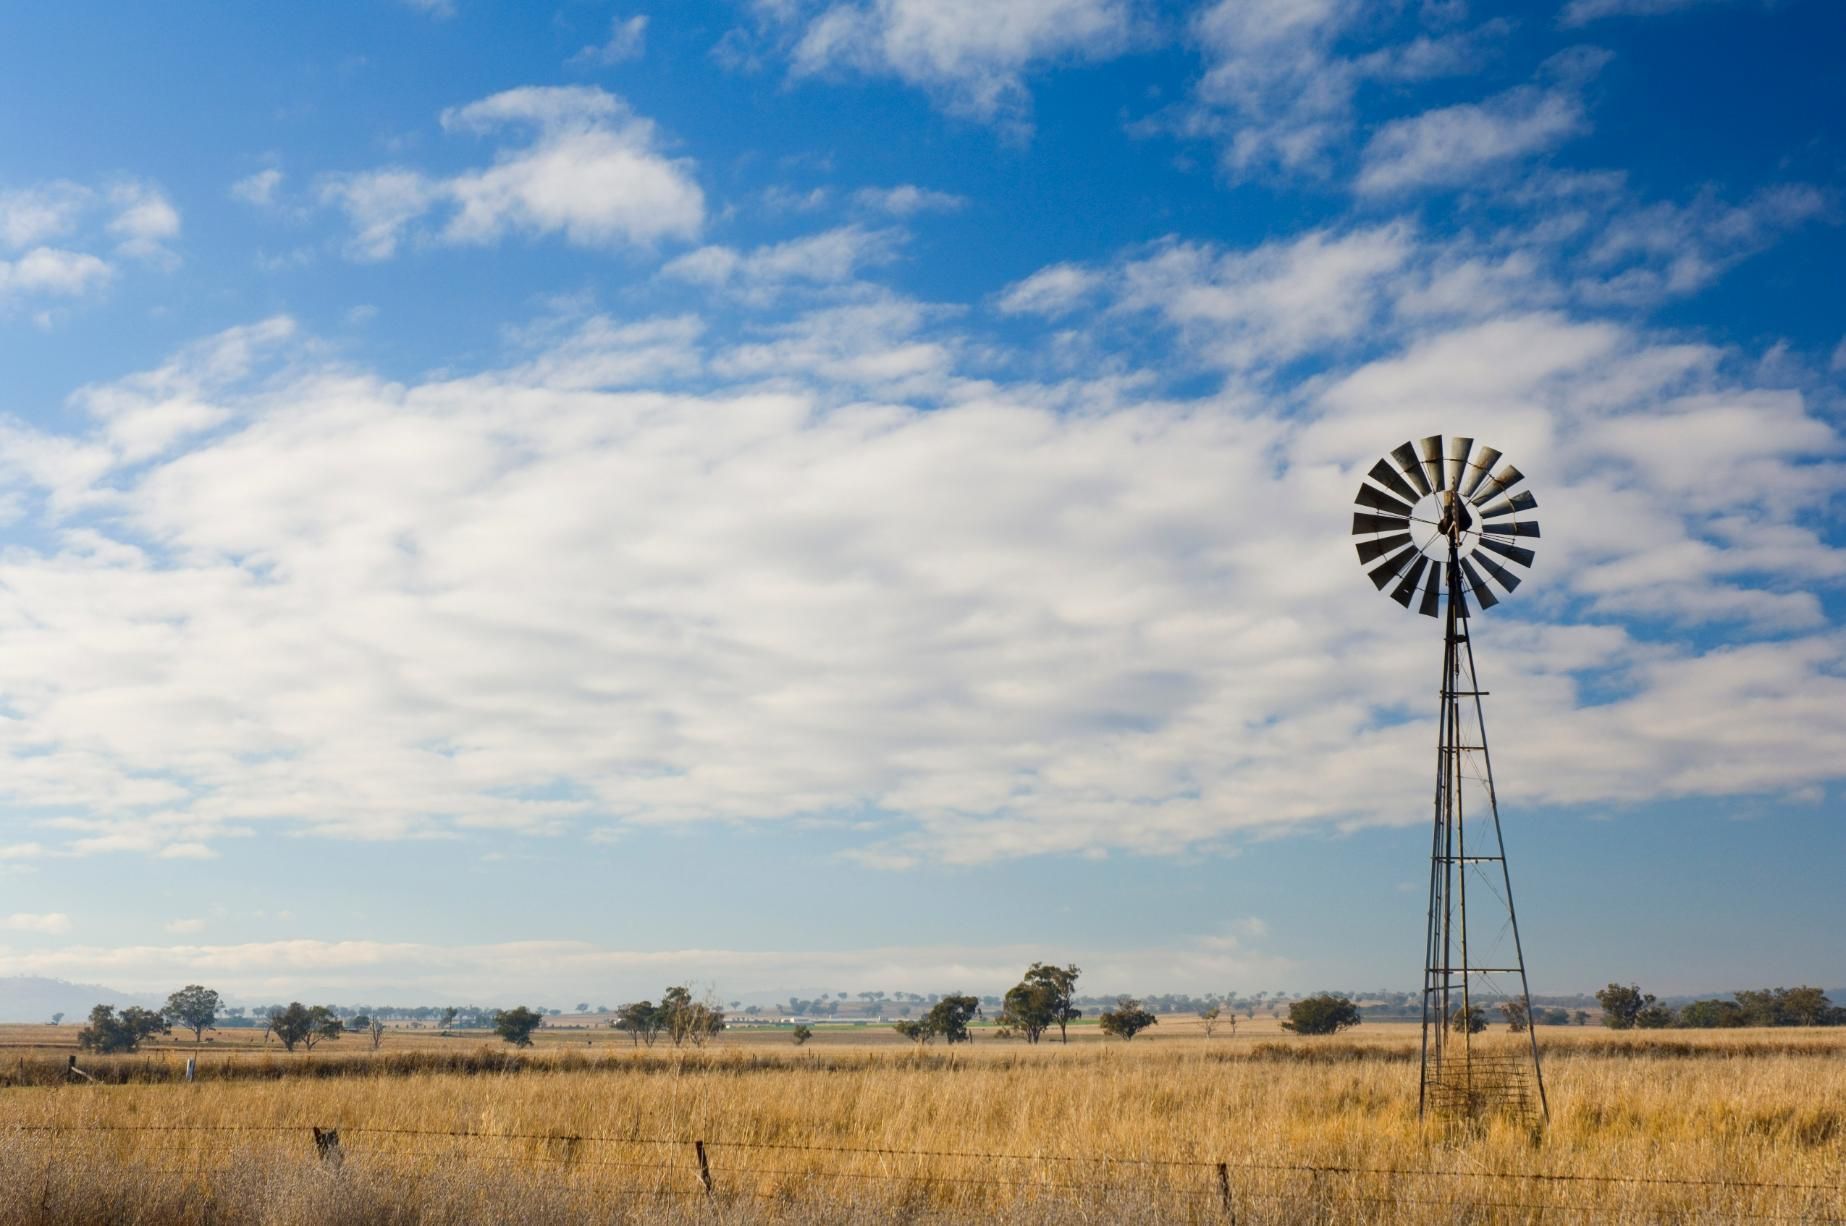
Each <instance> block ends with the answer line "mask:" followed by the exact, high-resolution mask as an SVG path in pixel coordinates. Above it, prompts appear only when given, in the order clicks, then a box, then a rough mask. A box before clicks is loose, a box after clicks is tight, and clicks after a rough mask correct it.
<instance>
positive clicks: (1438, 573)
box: [1417, 562, 1442, 617]
mask: <svg viewBox="0 0 1846 1226" xmlns="http://www.w3.org/2000/svg"><path fill="white" fill-rule="evenodd" d="M1441 593H1442V563H1440V562H1438V563H1436V564H1435V565H1434V566H1431V567H1430V568H1429V582H1428V583H1427V584H1426V585H1424V588H1423V603H1421V604H1419V605H1418V606H1417V612H1419V613H1421V614H1422V615H1423V616H1424V617H1434V616H1435V615H1436V604H1437V601H1438V600H1439V599H1440V598H1441Z"/></svg>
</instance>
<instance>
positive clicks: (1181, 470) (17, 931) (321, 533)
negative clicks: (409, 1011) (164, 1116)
mask: <svg viewBox="0 0 1846 1226" xmlns="http://www.w3.org/2000/svg"><path fill="white" fill-rule="evenodd" d="M1843 44H1846V30H1842V28H1841V19H1840V14H1839V12H1838V9H1837V6H1835V5H1832V4H1830V3H1825V2H1823V0H1782V2H1780V3H1756V2H1749V0H1732V2H1724V0H1704V2H1696V0H1565V2H1563V3H1558V4H1552V5H1546V6H1535V5H1516V6H1512V5H1509V6H1498V7H1496V6H1493V5H1487V4H1478V3H1474V4H1471V3H1467V2H1465V0H1448V2H1441V0H1425V2H1423V3H1416V2H1414V0H1402V2H1397V3H1384V2H1379V3H1363V2H1361V0H1224V2H1222V3H1200V4H1153V3H1137V2H1135V0H1010V2H1009V3H1006V4H1001V5H994V4H992V3H974V2H972V0H928V2H927V3H926V2H924V0H838V2H834V0H711V2H709V3H703V2H697V0H683V2H680V3H675V4H671V5H659V6H654V7H642V6H634V5H621V6H616V7H613V8H612V7H610V6H608V5H605V4H600V3H588V2H583V3H576V2H571V3H565V4H562V5H560V6H558V7H555V8H553V9H538V8H534V7H532V6H513V5H493V4H487V3H482V2H477V0H452V2H451V3H441V2H440V0H437V2H426V3H414V4H409V3H405V4H400V3H389V2H379V3H373V4H367V5H337V4H328V5H320V6H313V9H312V11H307V12H295V13H279V12H273V11H263V12H260V13H259V12H256V11H249V12H246V11H243V10H238V9H235V8H222V9H217V10H212V11H207V10H202V9H201V10H178V11H174V10H167V11H160V10H157V9H154V8H151V7H147V6H143V7H141V8H137V9H134V10H132V11H127V12H120V13H112V14H110V16H109V20H108V22H107V23H106V24H105V23H103V22H101V21H99V20H97V19H96V18H95V16H94V15H93V14H85V13H83V12H81V11H67V10H63V9H55V8H50V7H46V6H34V7H29V8H24V9H20V10H18V11H9V12H8V13H6V14H5V15H4V16H0V69H3V70H4V71H0V101H4V105H0V369H4V371H5V372H6V375H7V377H6V379H5V381H4V383H3V384H0V436H4V437H3V438H0V441H3V442H4V443H5V446H4V447H0V510H4V512H5V514H4V518H3V520H0V533H3V534H4V544H5V550H4V553H0V713H3V714H4V716H5V719H4V720H3V721H0V760H3V761H4V765H5V771H4V773H0V890H4V891H5V892H6V895H7V897H6V898H5V899H4V900H0V925H4V928H3V929H0V974H6V973H15V974H48V975H60V976H64V977H69V978H74V979H80V980H89V981H100V982H107V983H110V984H112V985H115V986H118V987H121V988H124V989H136V990H141V989H167V988H170V987H172V986H177V985H178V984H179V983H181V982H185V981H188V980H195V979H197V980H202V981H204V982H207V983H211V984H213V985H215V986H219V987H220V988H221V989H223V990H225V991H226V992H227V993H228V994H230V995H233V996H238V997H243V998H250V999H263V1000H267V999H273V998H276V997H279V996H284V995H302V994H309V995H312V994H320V995H329V996H335V997H338V998H339V999H343V1000H345V999H355V998H361V997H374V996H379V995H391V996H395V997H398V998H403V999H409V998H412V997H417V998H422V999H432V1000H433V999H464V998H467V999H501V1000H511V999H514V998H527V999H533V1000H535V1001H542V1002H543V1003H549V1004H565V1003H569V1002H574V1001H576V1000H579V999H584V998H593V999H597V1000H616V999H622V998H627V997H630V996H635V995H639V994H642V993H644V992H652V991H657V990H658V988H659V986H660V985H661V984H663V983H665V982H667V981H669V980H679V979H687V978H691V979H695V980H698V981H700V982H708V983H711V984H713V985H714V986H715V987H716V988H717V990H718V991H719V992H720V994H722V995H725V996H727V997H731V996H750V995H754V994H760V993H767V992H771V991H775V990H789V989H797V990H806V991H812V990H815V989H819V988H828V989H832V990H859V989H862V988H883V989H886V990H893V989H901V990H917V991H932V990H946V989H952V988H957V987H963V988H972V989H978V990H980V991H992V990H999V989H1001V988H1003V987H1004V986H1006V984H1007V983H1009V982H1010V981H1011V979H1010V977H1011V976H1014V975H1016V973H1017V971H1018V969H1020V968H1021V967H1023V965H1024V964H1025V963H1026V962H1028V961H1031V960H1034V959H1038V958H1046V959H1056V960H1060V961H1064V960H1074V961H1077V962H1079V963H1081V964H1082V965H1084V966H1085V967H1086V968H1088V971H1087V974H1086V986H1087V987H1093V988H1095V989H1096V990H1132V991H1156V990H1191V991H1225V990H1239V991H1246V992H1254V991H1258V990H1272V991H1273V990H1277V989H1287V990H1306V989H1312V988H1317V987H1323V986H1349V987H1361V986H1394V987H1406V986H1409V985H1411V984H1413V983H1414V982H1415V979H1416V976H1417V973H1418V969H1419V968H1418V966H1417V959H1418V957H1419V953H1418V950H1419V948H1420V946H1419V941H1420V937H1421V907H1422V901H1423V900H1422V889H1423V882H1424V880H1425V879H1426V867H1427V866H1426V861H1424V860H1423V856H1424V855H1426V848H1427V843H1426V841H1425V838H1426V836H1425V834H1424V831H1423V823H1424V821H1425V820H1426V817H1427V809H1428V793H1429V780H1428V779H1427V777H1426V776H1427V774H1428V768H1429V763H1430V758H1431V756H1432V755H1431V753H1430V750H1429V742H1430V741H1431V740H1432V739H1433V735H1434V733H1433V728H1432V722H1431V716H1432V715H1433V710H1430V709H1428V708H1429V707H1430V705H1431V704H1428V703H1426V701H1425V699H1426V697H1427V691H1428V688H1429V682H1430V681H1431V680H1433V676H1432V674H1433V673H1434V671H1435V666H1436V664H1437V663H1438V662H1439V651H1440V648H1439V644H1438V641H1437V638H1436V635H1435V633H1434V627H1433V626H1432V625H1431V623H1429V622H1427V621H1424V620H1423V619H1420V618H1414V617H1410V616H1406V615H1404V614H1403V613H1401V612H1400V610H1399V609H1398V608H1397V607H1396V606H1395V605H1393V604H1391V603H1390V602H1389V601H1386V600H1381V599H1379V597H1378V596H1377V595H1376V594H1375V593H1374V592H1373V591H1372V589H1371V585H1369V584H1367V583H1365V582H1364V577H1363V575H1362V574H1361V573H1360V572H1359V570H1358V568H1357V567H1356V566H1355V565H1354V564H1353V558H1352V556H1351V551H1350V548H1349V545H1348V543H1347V537H1346V530H1347V529H1346V516H1347V512H1348V508H1349V503H1350V498H1351V491H1352V490H1353V489H1354V488H1355V487H1356V486H1357V483H1358V480H1359V477H1360V475H1361V474H1362V473H1363V471H1364V469H1365V468H1367V467H1369V466H1370V464H1371V462H1372V461H1373V460H1374V459H1376V458H1377V456H1378V455H1380V454H1382V453H1383V452H1385V451H1387V450H1389V449H1390V448H1391V447H1394V446H1395V445H1397V444H1398V443H1399V442H1401V441H1403V440H1404V439H1405V438H1409V437H1416V436H1421V435H1424V434H1428V433H1433V432H1437V431H1442V432H1444V433H1449V434H1468V435H1473V436H1475V437H1478V438H1480V439H1481V440H1482V441H1484V442H1487V443H1491V444H1492V445H1493V446H1495V447H1497V448H1499V449H1501V450H1503V451H1504V452H1505V453H1506V454H1507V456H1508V458H1509V459H1511V460H1512V461H1513V462H1515V463H1517V464H1518V465H1519V466H1520V467H1521V468H1522V469H1523V470H1524V471H1525V472H1526V473H1527V474H1528V475H1529V477H1530V479H1531V485H1532V488H1533V490H1534V492H1535V493H1536V494H1537V496H1538V498H1539V500H1540V505H1541V508H1543V512H1544V525H1545V537H1544V539H1543V542H1542V548H1541V550H1540V559H1539V562H1538V566H1537V569H1536V571H1535V573H1534V576H1533V579H1532V581H1531V582H1530V583H1529V584H1528V585H1526V586H1525V587H1523V588H1521V590H1520V591H1519V592H1518V594H1517V595H1516V596H1515V597H1514V598H1512V599H1510V600H1508V601H1506V602H1505V603H1504V604H1503V605H1502V606H1501V607H1500V608H1499V609H1496V610H1494V612H1493V613H1492V614H1491V615H1490V617H1489V618H1486V619H1483V624H1482V625H1481V627H1480V629H1479V632H1478V647H1479V650H1480V653H1481V654H1480V665H1481V669H1482V673H1483V677H1484V679H1485V681H1486V682H1487V684H1488V687H1489V688H1490V689H1492V690H1493V691H1494V694H1493V697H1492V698H1491V699H1490V700H1489V707H1488V718H1489V721H1490V727H1491V729H1492V731H1493V733H1494V736H1495V744H1496V747H1497V749H1498V751H1499V752H1498V755H1497V758H1496V766H1497V768H1498V782H1499V785H1500V793H1501V797H1502V801H1503V803H1504V806H1505V807H1504V813H1505V816H1506V818H1507V823H1508V836H1507V837H1508V842H1509V848H1510V851H1511V854H1512V856H1513V867H1514V873H1515V881H1514V884H1515V886H1516V887H1517V889H1518V891H1519V896H1520V902H1521V913H1522V918H1523V920H1524V921H1525V928H1526V948H1527V952H1528V959H1529V964H1530V967H1531V970H1532V977H1533V987H1534V989H1535V990H1538V991H1570V990H1578V989H1583V988H1592V987H1595V986H1598V985H1599V984H1601V983H1603V982H1607V981H1608V980H1609V979H1612V978H1617V977H1621V978H1624V979H1627V978H1639V979H1641V980H1642V981H1643V982H1644V983H1645V984H1646V985H1647V986H1649V987H1650V988H1654V989H1656V990H1668V991H1694V990H1710V989H1724V988H1728V987H1733V986H1738V985H1741V984H1746V983H1756V982H1759V981H1760V982H1765V983H1766V982H1771V981H1773V982H1777V983H1781V982H1794V981H1800V980H1806V981H1814V982H1822V983H1825V984H1828V985H1834V984H1840V983H1846V964H1843V963H1842V961H1841V955H1840V953H1839V950H1838V944H1837V942H1835V941H1832V940H1831V939H1830V936H1829V934H1831V933H1835V932H1837V931H1839V929H1840V926H1841V924H1842V923H1843V922H1846V902H1842V901H1841V895H1840V892H1839V890H1838V888H1837V884H1836V882H1835V881H1834V880H1833V878H1834V876H1835V875H1836V872H1835V869H1834V866H1837V865H1838V864H1840V863H1842V862H1843V853H1846V846H1843V843H1846V839H1843V837H1842V834H1841V832H1840V823H1839V822H1838V820H1837V812H1838V804H1839V799H1840V776H1841V773H1842V768H1841V766H1840V763H1842V762H1846V720H1843V719H1842V716H1841V712H1842V711H1846V672H1843V665H1846V636H1843V635H1842V629H1841V624H1840V623H1841V617H1842V608H1843V606H1842V601H1841V580H1842V577H1846V551H1843V550H1842V544H1843V533H1842V527H1841V521H1840V512H1841V502H1840V498H1839V491H1840V489H1841V485H1842V482H1841V467H1840V463H1841V461H1840V455H1841V442H1842V440H1841V433H1840V425H1839V422H1840V414H1841V404H1842V397H1841V392H1842V386H1843V384H1846V319H1843V318H1842V314H1841V311H1840V308H1839V301H1838V298H1839V292H1838V286H1839V284H1840V282H1841V273H1842V270H1843V268H1846V232H1843V230H1842V227H1841V225H1840V222H1841V219H1842V213H1841V210H1842V207H1843V204H1846V196H1843V191H1846V183H1843V182H1842V170H1841V167H1842V166H1846V148H1843V147H1842V145H1843V143H1846V141H1843V137H1842V132H1841V130H1840V123H1839V119H1838V116H1839V115H1840V114H1842V113H1843V112H1846V85H1843V84H1842V80H1841V78H1840V75H1839V73H1838V70H1837V62H1838V59H1839V54H1840V52H1841V50H1842V49H1843Z"/></svg>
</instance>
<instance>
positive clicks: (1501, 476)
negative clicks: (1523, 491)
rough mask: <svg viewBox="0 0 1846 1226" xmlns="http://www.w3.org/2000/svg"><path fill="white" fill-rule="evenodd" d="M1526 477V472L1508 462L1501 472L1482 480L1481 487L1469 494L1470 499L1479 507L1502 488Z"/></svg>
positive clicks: (1511, 486)
mask: <svg viewBox="0 0 1846 1226" xmlns="http://www.w3.org/2000/svg"><path fill="white" fill-rule="evenodd" d="M1525 479H1526V476H1525V474H1524V473H1522V472H1520V471H1519V470H1518V469H1517V468H1514V467H1513V466H1512V465H1511V464H1508V465H1507V466H1506V467H1505V468H1502V469H1501V470H1500V471H1499V472H1497V473H1495V474H1494V475H1493V476H1491V477H1489V478H1487V480H1486V481H1484V482H1482V483H1481V488H1480V489H1478V490H1475V491H1474V493H1472V494H1470V495H1469V496H1468V501H1469V502H1472V503H1473V504H1474V505H1475V506H1477V507H1478V506H1480V505H1481V504H1482V503H1483V502H1486V501H1487V500H1488V499H1489V498H1492V497H1493V496H1494V495H1495V494H1497V493H1499V492H1500V491H1501V490H1508V489H1511V488H1513V486H1515V485H1518V484H1519V483H1520V482H1521V481H1524V480H1525Z"/></svg>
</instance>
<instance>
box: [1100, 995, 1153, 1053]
mask: <svg viewBox="0 0 1846 1226" xmlns="http://www.w3.org/2000/svg"><path fill="white" fill-rule="evenodd" d="M1096 1021H1097V1024H1098V1025H1100V1026H1101V1027H1102V1032H1103V1033H1104V1034H1114V1035H1120V1036H1121V1037H1122V1040H1123V1041H1124V1042H1126V1041H1128V1040H1130V1039H1132V1038H1134V1037H1135V1036H1136V1035H1138V1034H1140V1033H1141V1032H1142V1031H1143V1030H1146V1029H1147V1028H1148V1027H1149V1026H1157V1025H1159V1024H1160V1019H1159V1018H1157V1017H1155V1016H1154V1015H1153V1014H1151V1013H1149V1012H1148V1011H1147V1010H1146V1009H1143V1008H1142V1007H1141V1002H1140V1001H1138V1000H1136V999H1135V998H1134V997H1132V996H1118V997H1116V999H1115V1008H1113V1009H1104V1010H1103V1011H1102V1012H1101V1013H1098V1014H1097V1015H1096Z"/></svg>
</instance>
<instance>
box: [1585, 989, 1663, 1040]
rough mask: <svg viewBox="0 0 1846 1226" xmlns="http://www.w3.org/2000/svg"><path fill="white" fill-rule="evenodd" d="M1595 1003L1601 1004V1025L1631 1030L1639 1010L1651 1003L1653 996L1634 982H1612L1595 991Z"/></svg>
mask: <svg viewBox="0 0 1846 1226" xmlns="http://www.w3.org/2000/svg"><path fill="white" fill-rule="evenodd" d="M1596 1003H1597V1004H1599V1005H1601V1006H1602V1024H1603V1025H1605V1026H1607V1027H1608V1028H1609V1029H1610V1030H1633V1029H1634V1028H1635V1026H1636V1024H1637V1023H1639V1021H1640V1020H1641V1010H1643V1009H1645V1008H1647V1007H1648V1006H1649V1005H1651V1004H1653V1003H1654V997H1653V995H1652V994H1651V993H1646V992H1643V991H1641V989H1640V988H1639V987H1638V986H1636V985H1635V984H1632V983H1631V984H1629V985H1628V986H1627V987H1623V986H1622V985H1621V984H1619V983H1612V984H1610V985H1609V986H1608V987H1606V988H1604V989H1603V990H1602V991H1600V992H1598V993H1596Z"/></svg>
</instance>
